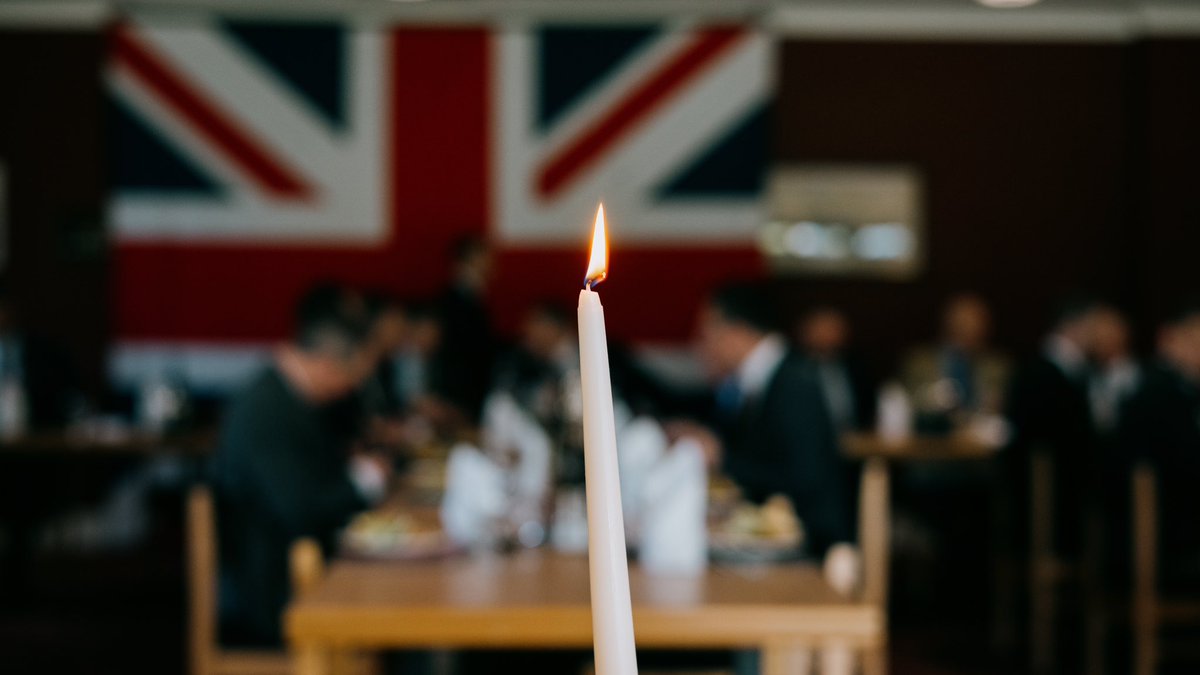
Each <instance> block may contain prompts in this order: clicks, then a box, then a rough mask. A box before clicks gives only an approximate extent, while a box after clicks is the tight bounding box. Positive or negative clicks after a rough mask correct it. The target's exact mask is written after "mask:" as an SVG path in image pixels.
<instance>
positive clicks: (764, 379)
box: [737, 334, 787, 396]
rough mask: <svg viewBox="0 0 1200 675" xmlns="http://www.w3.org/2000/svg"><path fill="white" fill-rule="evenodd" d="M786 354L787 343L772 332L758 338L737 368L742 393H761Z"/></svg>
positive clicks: (745, 394) (752, 394)
mask: <svg viewBox="0 0 1200 675" xmlns="http://www.w3.org/2000/svg"><path fill="white" fill-rule="evenodd" d="M786 356H787V345H785V344H784V342H783V338H782V337H780V336H778V335H774V334H772V335H768V336H766V337H764V338H763V339H761V340H759V341H758V344H756V345H754V349H752V350H750V353H749V354H747V355H746V358H744V359H742V364H741V365H740V366H738V369H737V383H738V388H739V389H741V392H742V395H743V396H754V395H756V394H760V393H762V391H763V390H764V389H766V388H767V384H768V383H769V382H770V381H771V376H772V375H774V374H775V371H776V370H777V369H778V368H779V364H781V363H783V359H784V358H785V357H786Z"/></svg>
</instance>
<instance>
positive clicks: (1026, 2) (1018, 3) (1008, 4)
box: [975, 0, 1038, 9]
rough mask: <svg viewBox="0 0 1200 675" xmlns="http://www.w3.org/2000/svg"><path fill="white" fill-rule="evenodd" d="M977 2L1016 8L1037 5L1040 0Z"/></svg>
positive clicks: (985, 4)
mask: <svg viewBox="0 0 1200 675" xmlns="http://www.w3.org/2000/svg"><path fill="white" fill-rule="evenodd" d="M975 2H978V3H979V4H981V5H983V6H984V7H991V8H993V9H1016V8H1018V7H1028V6H1030V5H1036V4H1037V2H1038V0H975Z"/></svg>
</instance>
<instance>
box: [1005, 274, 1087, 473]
mask: <svg viewBox="0 0 1200 675" xmlns="http://www.w3.org/2000/svg"><path fill="white" fill-rule="evenodd" d="M1101 309H1102V307H1101V305H1100V304H1099V303H1097V302H1096V301H1094V300H1092V299H1090V298H1075V299H1070V300H1068V301H1066V302H1064V303H1063V304H1062V305H1061V306H1060V307H1059V309H1058V311H1057V313H1056V315H1055V318H1054V322H1053V326H1052V328H1051V330H1050V333H1049V334H1048V335H1047V336H1046V338H1045V340H1044V341H1043V343H1042V349H1041V351H1040V352H1039V353H1038V354H1037V355H1036V356H1035V357H1034V358H1033V359H1031V360H1030V361H1029V362H1028V363H1026V364H1025V365H1024V366H1023V367H1022V368H1021V369H1020V370H1019V371H1018V372H1017V374H1016V376H1015V377H1014V378H1013V382H1012V386H1011V388H1010V390H1009V394H1008V401H1007V412H1008V417H1009V421H1010V422H1011V423H1012V425H1013V432H1014V437H1013V445H1014V446H1022V447H1027V446H1030V445H1032V444H1043V445H1046V446H1049V447H1051V448H1052V449H1054V450H1055V451H1056V452H1059V453H1065V454H1071V455H1078V454H1079V453H1081V452H1083V451H1085V450H1086V448H1087V447H1088V446H1089V445H1090V442H1091V431H1090V430H1091V428H1092V415H1091V406H1090V404H1089V401H1088V394H1087V387H1088V378H1089V376H1090V366H1089V362H1088V358H1089V355H1090V354H1091V353H1092V352H1093V351H1094V349H1095V344H1096V326H1097V323H1098V322H1097V317H1098V316H1099V314H1100V311H1101Z"/></svg>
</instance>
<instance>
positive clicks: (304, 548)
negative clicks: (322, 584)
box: [288, 537, 325, 597]
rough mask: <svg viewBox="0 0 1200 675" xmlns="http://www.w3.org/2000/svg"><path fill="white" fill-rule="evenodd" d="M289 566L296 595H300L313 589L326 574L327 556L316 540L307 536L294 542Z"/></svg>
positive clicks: (290, 552)
mask: <svg viewBox="0 0 1200 675" xmlns="http://www.w3.org/2000/svg"><path fill="white" fill-rule="evenodd" d="M288 566H289V567H290V572H291V577H292V591H293V592H294V593H295V595H296V596H297V597H299V596H301V595H304V594H305V593H308V592H309V591H311V590H312V589H313V587H314V586H316V584H317V582H318V581H320V580H321V577H322V576H324V575H325V558H324V556H323V555H322V554H321V547H320V546H319V545H318V544H317V542H316V540H314V539H310V538H307V537H305V538H304V539H297V540H296V541H295V542H293V543H292V548H291V550H290V551H289V560H288Z"/></svg>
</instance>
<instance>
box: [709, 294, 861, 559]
mask: <svg viewBox="0 0 1200 675" xmlns="http://www.w3.org/2000/svg"><path fill="white" fill-rule="evenodd" d="M699 342H700V349H701V352H702V355H703V357H704V359H705V361H706V365H707V367H708V368H709V370H710V372H711V373H712V374H713V375H714V376H715V377H716V378H718V379H719V381H720V382H721V385H720V386H719V388H718V391H717V394H716V410H715V413H714V421H715V426H716V428H717V430H718V437H719V438H709V439H703V438H700V439H698V440H702V445H705V446H706V447H707V448H709V449H710V453H711V454H713V455H714V461H716V460H715V455H717V454H719V456H720V459H719V461H720V464H721V468H722V469H723V470H724V471H725V472H726V473H728V474H729V476H730V477H731V478H733V480H734V481H735V482H736V483H737V484H738V485H739V486H740V487H741V488H742V490H743V493H744V494H745V495H746V497H747V498H749V499H751V500H753V501H763V500H765V499H766V498H768V497H770V496H771V495H773V494H783V495H786V496H787V497H788V498H789V499H790V500H791V501H792V504H793V506H794V507H795V509H796V515H797V516H798V517H799V518H800V521H801V522H802V523H803V525H804V530H805V533H806V536H807V546H808V548H809V551H810V552H811V553H814V554H816V555H819V556H823V555H825V553H826V551H828V550H829V549H830V547H831V546H833V545H834V544H838V543H848V542H850V541H852V540H853V528H852V526H851V518H850V513H849V511H850V509H849V506H850V505H849V500H848V498H847V496H846V490H845V483H844V481H843V480H842V478H843V475H844V465H843V464H842V461H841V459H840V458H839V457H838V443H837V436H836V434H835V432H834V428H833V424H832V422H831V420H830V416H829V412H828V410H827V408H826V406H825V401H824V398H823V396H822V394H821V388H820V385H819V384H818V382H817V377H816V374H815V371H814V368H813V366H812V364H811V363H810V362H808V361H806V360H805V359H804V358H803V357H801V356H798V355H796V354H793V353H791V352H789V351H788V348H787V344H786V342H785V340H784V339H783V337H782V336H781V335H779V334H778V333H776V332H775V321H774V316H773V312H772V311H771V308H770V305H769V304H768V303H767V302H766V301H765V300H764V299H763V298H762V296H761V293H760V292H759V291H757V290H756V289H753V288H750V287H742V286H734V287H728V288H725V289H722V290H720V291H718V292H717V293H715V294H714V295H713V296H712V298H711V299H710V300H709V302H708V303H707V304H706V305H705V307H704V308H703V309H702V310H701V316H700V325H699ZM718 442H719V444H718ZM718 449H719V450H720V452H719V453H718V452H716V451H717V450H718Z"/></svg>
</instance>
